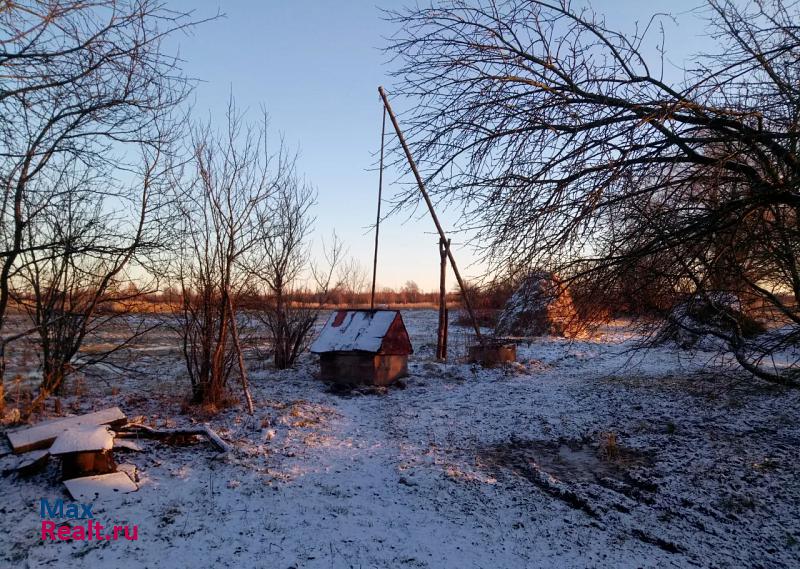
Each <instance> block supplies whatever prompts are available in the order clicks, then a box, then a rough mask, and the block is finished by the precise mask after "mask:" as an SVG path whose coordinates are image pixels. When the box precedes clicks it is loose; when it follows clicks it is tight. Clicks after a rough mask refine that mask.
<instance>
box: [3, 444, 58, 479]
mask: <svg viewBox="0 0 800 569" xmlns="http://www.w3.org/2000/svg"><path fill="white" fill-rule="evenodd" d="M49 459H50V452H49V451H47V450H34V451H31V452H27V453H25V454H23V455H20V456H18V457H13V456H9V457H8V463H6V464H4V465H3V475H8V474H11V473H13V472H16V473H18V474H21V475H23V476H27V475H29V474H34V473H36V472H39V471H40V470H42V469H43V468H44V467H45V466H46V465H47V461H48V460H49Z"/></svg>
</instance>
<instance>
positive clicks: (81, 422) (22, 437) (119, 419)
mask: <svg viewBox="0 0 800 569" xmlns="http://www.w3.org/2000/svg"><path fill="white" fill-rule="evenodd" d="M124 422H125V414H124V413H123V412H122V410H120V408H119V407H109V408H108V409H103V410H101V411H96V412H94V413H88V414H86V415H79V416H77V417H66V418H64V419H56V420H53V421H48V422H47V423H41V424H39V425H35V426H33V427H29V428H26V429H20V430H17V431H13V432H10V433H7V435H8V442H9V443H11V448H12V449H13V450H14V452H15V453H16V454H19V453H22V452H27V451H29V450H35V449H40V448H48V447H49V446H50V445H51V444H52V442H53V441H54V440H55V439H56V438H57V437H58V436H59V435H60V434H62V433H64V432H66V431H67V430H69V429H73V428H75V427H80V426H99V425H112V424H121V423H124Z"/></svg>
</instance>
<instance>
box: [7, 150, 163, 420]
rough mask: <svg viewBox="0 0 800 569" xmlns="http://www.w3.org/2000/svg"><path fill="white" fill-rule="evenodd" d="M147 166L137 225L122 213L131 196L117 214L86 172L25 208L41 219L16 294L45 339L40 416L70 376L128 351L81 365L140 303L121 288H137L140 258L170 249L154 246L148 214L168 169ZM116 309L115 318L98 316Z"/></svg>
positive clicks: (69, 175)
mask: <svg viewBox="0 0 800 569" xmlns="http://www.w3.org/2000/svg"><path fill="white" fill-rule="evenodd" d="M143 164H144V171H143V172H142V178H141V180H140V185H141V187H140V188H139V191H138V192H134V193H133V194H132V195H130V196H128V197H130V198H131V199H133V200H139V203H138V204H131V205H133V206H134V207H136V208H137V209H138V214H136V215H135V217H132V216H130V215H129V212H128V211H125V209H124V208H122V207H121V203H120V202H121V201H122V198H123V196H124V195H125V193H123V192H121V191H119V192H115V193H114V194H113V195H114V198H115V201H116V204H115V205H116V207H117V208H118V209H116V210H114V209H113V206H112V205H111V204H109V203H107V200H105V199H104V198H103V194H104V193H105V190H107V187H108V186H107V184H108V182H107V181H102V182H101V181H100V180H93V179H91V178H90V177H89V173H88V172H87V170H86V169H85V168H83V167H82V166H77V167H76V168H75V169H72V170H69V171H65V172H62V175H61V178H60V182H61V185H62V186H61V187H60V188H59V190H58V191H50V192H46V193H45V196H46V200H47V203H46V205H44V206H42V204H40V203H26V208H28V209H31V208H33V209H39V211H38V212H37V214H36V215H30V214H29V215H28V219H30V220H31V222H30V223H29V224H28V226H27V228H26V230H27V235H26V243H27V244H28V247H27V248H26V250H25V251H24V252H22V253H21V255H20V268H19V269H18V271H17V272H16V273H15V278H14V279H13V289H12V292H13V296H14V299H15V300H16V301H17V302H18V303H19V304H20V305H21V306H23V307H24V308H25V309H26V310H27V312H28V314H29V315H30V317H31V320H32V322H33V324H34V326H35V329H36V333H37V334H38V338H39V347H40V357H41V363H42V382H41V386H40V392H39V395H38V397H37V398H36V400H35V401H34V406H33V407H34V408H35V407H36V405H37V404H39V403H41V402H42V401H44V399H45V398H46V397H47V396H48V395H49V394H51V393H59V392H60V390H61V388H62V386H63V383H64V380H65V379H66V377H67V376H68V375H69V373H70V372H71V371H73V370H75V369H80V368H81V367H83V366H84V365H86V364H88V363H96V362H97V361H98V359H102V358H104V357H107V356H108V354H109V353H110V351H116V350H117V349H119V348H120V347H121V346H123V345H125V344H126V343H127V341H123V342H122V343H121V344H119V345H117V346H115V347H114V348H112V349H111V350H110V351H106V352H104V353H103V354H95V355H94V356H93V357H92V358H88V359H86V360H85V361H83V362H82V363H78V362H77V361H75V358H76V356H77V354H78V351H79V349H80V348H81V346H82V344H83V342H84V340H85V338H86V337H87V335H88V334H90V333H92V332H94V331H96V330H98V329H100V328H102V327H103V326H105V325H107V324H108V323H109V322H110V321H111V320H113V319H115V318H117V317H118V316H120V315H121V314H123V313H124V311H121V310H119V309H118V308H117V307H118V306H120V305H124V303H126V302H128V301H131V300H132V299H135V298H137V297H139V296H140V295H141V290H140V288H139V287H136V286H122V285H123V283H127V284H128V285H130V284H131V282H132V281H131V280H130V277H129V276H128V275H127V274H126V273H125V269H126V268H127V267H128V266H129V265H130V263H131V261H132V259H133V258H134V256H135V255H140V254H143V253H144V251H145V250H146V249H148V248H158V247H162V246H163V243H161V242H160V241H158V240H157V239H156V240H151V239H152V238H153V237H154V236H156V235H157V230H156V231H155V232H154V231H153V230H151V228H150V227H149V222H150V221H151V218H150V217H149V216H148V212H152V211H153V210H154V209H156V204H157V203H158V199H157V198H152V197H151V196H152V195H153V194H160V193H162V192H163V188H162V187H159V184H160V183H162V182H159V180H163V179H164V177H165V176H164V170H165V168H166V169H168V168H169V166H168V165H165V164H163V163H162V162H161V160H160V156H158V155H154V156H146V157H145V158H144V159H143ZM100 183H102V186H99V184H100ZM137 185H139V184H137ZM112 305H113V306H114V307H115V309H114V310H111V311H109V313H108V314H104V315H103V316H100V315H99V312H100V311H101V310H102V308H104V307H110V306H112ZM139 331H140V332H141V330H139ZM137 335H138V334H136V333H135V334H133V336H137Z"/></svg>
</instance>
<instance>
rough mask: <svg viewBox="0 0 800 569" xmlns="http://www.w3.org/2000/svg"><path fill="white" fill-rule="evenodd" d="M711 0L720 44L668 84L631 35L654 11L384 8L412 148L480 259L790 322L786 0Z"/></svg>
mask: <svg viewBox="0 0 800 569" xmlns="http://www.w3.org/2000/svg"><path fill="white" fill-rule="evenodd" d="M709 6H710V11H711V13H712V15H713V16H712V19H711V24H712V26H713V33H714V36H715V38H716V39H717V40H718V41H719V43H720V47H721V52H720V53H719V54H716V55H715V56H702V55H701V56H698V57H697V58H696V61H695V62H694V65H693V67H694V69H691V70H687V71H686V76H685V77H684V78H683V79H681V80H680V81H677V82H668V81H666V80H665V79H664V74H663V70H662V69H659V62H656V65H653V64H652V62H650V61H648V58H647V57H646V56H645V55H644V53H643V51H642V45H643V42H644V41H646V40H647V38H648V37H649V36H648V34H649V33H650V30H652V29H654V26H652V22H651V25H648V26H646V27H644V28H643V29H641V31H637V32H635V33H633V34H629V33H627V34H626V33H622V32H620V31H616V30H612V29H609V28H608V26H606V24H605V22H604V21H603V19H602V18H601V17H600V16H598V15H597V14H595V13H593V12H592V11H591V10H589V9H584V10H581V11H576V10H574V9H572V8H571V7H570V6H569V4H568V3H566V2H561V3H555V2H546V1H537V0H534V1H520V0H478V1H475V2H467V1H463V0H452V1H451V0H447V1H444V2H439V3H437V4H436V5H435V6H432V7H430V8H424V7H423V8H416V9H410V10H407V11H401V12H394V13H391V14H390V15H389V18H390V19H391V20H393V21H394V22H396V23H397V24H398V25H399V28H400V29H399V32H398V33H397V35H396V36H395V37H394V38H393V40H392V44H391V46H390V48H389V50H390V51H391V52H392V53H393V54H394V57H395V58H396V61H397V62H398V63H399V65H400V67H399V70H398V72H397V76H398V79H399V82H398V85H397V89H398V91H399V94H402V95H406V96H408V97H411V98H413V99H414V101H415V105H414V107H413V108H412V111H411V112H410V113H409V116H408V117H406V118H405V120H406V122H407V123H410V124H411V132H410V135H411V139H412V140H413V144H414V151H415V155H417V156H419V157H420V159H421V161H423V162H424V163H426V164H428V166H429V169H428V172H427V175H428V185H429V187H430V189H431V192H432V193H433V194H434V195H436V196H437V197H438V198H439V199H444V200H451V201H454V202H458V203H459V204H461V206H462V207H463V208H464V211H465V215H464V218H463V226H464V227H465V228H470V229H472V230H473V231H474V232H475V233H477V236H478V239H477V241H479V242H482V243H483V247H484V253H485V255H486V258H487V260H488V261H489V262H490V265H491V267H492V269H493V270H494V271H495V272H498V273H499V272H509V271H510V272H514V271H525V270H527V269H526V268H529V267H532V266H533V267H549V268H552V269H554V270H556V271H558V272H559V273H560V274H562V276H565V277H567V278H569V279H573V280H574V279H580V278H583V279H589V278H591V279H594V280H595V282H596V283H597V285H598V286H602V287H605V289H606V290H608V291H619V290H621V289H622V288H623V287H624V283H625V280H626V279H630V278H632V277H634V276H636V275H638V277H639V279H642V278H643V277H644V276H645V275H647V276H648V278H647V279H646V280H642V282H648V283H649V285H650V286H652V287H655V288H656V289H658V294H657V295H656V296H659V295H660V296H661V298H662V299H666V298H667V297H669V298H672V299H673V300H675V298H676V296H678V295H680V294H684V293H687V294H688V293H689V292H691V291H698V290H702V291H713V290H715V288H716V290H719V289H720V288H721V289H723V290H729V291H731V292H735V293H736V294H737V295H740V296H750V297H751V298H753V299H759V302H761V301H763V302H765V303H766V304H767V305H768V306H772V307H774V309H775V310H777V311H778V312H780V313H781V314H782V315H783V316H782V317H784V318H788V319H789V321H792V322H794V317H795V316H796V315H797V311H798V306H797V301H796V298H797V296H796V294H797V291H798V289H797V287H796V279H795V278H794V273H795V272H796V269H795V267H796V266H797V264H798V257H797V250H798V249H797V247H796V245H797V242H798V230H797V214H798V211H800V162H799V161H798V160H799V158H798V149H799V148H800V91H799V90H798V87H797V85H798V84H800V83H799V82H798V80H799V79H800V75H799V74H800V66H799V65H797V62H798V61H800V41H798V36H799V34H798V27H797V21H798V17H800V13H798V4H797V3H795V2H773V3H769V4H765V3H754V4H750V5H747V6H746V7H740V6H738V5H736V4H734V3H733V2H728V1H719V0H711V2H710V3H709ZM404 199H405V200H407V201H409V200H413V199H414V198H413V194H408V195H406V196H405V197H404ZM643 271H644V272H643ZM647 271H651V273H648V272H647ZM722 275H727V277H726V278H725V279H721V276H722ZM687 283H688V284H687ZM764 291H773V292H772V293H770V294H766V293H765V292H764ZM777 291H782V293H789V294H794V295H795V296H794V298H795V300H793V301H789V304H788V305H787V304H786V302H785V301H784V300H781V299H783V298H784V296H782V295H781V294H777ZM740 340H741V341H742V342H745V341H744V340H742V339H741V338H739V339H737V340H736V341H737V342H739V341H740ZM745 343H747V342H745ZM747 345H748V346H752V343H747ZM731 347H732V348H734V349H736V348H735V346H731ZM747 350H750V347H748V348H747ZM747 350H745V351H747ZM740 352H741V350H740ZM748 357H749V358H750V361H753V358H754V357H758V355H757V351H756V353H755V355H754V356H748ZM750 367H752V366H750ZM748 369H749V367H748ZM765 377H766V376H765Z"/></svg>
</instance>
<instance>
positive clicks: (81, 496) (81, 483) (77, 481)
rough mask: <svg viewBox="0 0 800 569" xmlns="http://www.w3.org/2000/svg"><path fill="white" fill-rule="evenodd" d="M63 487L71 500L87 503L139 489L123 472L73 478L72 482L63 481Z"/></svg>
mask: <svg viewBox="0 0 800 569" xmlns="http://www.w3.org/2000/svg"><path fill="white" fill-rule="evenodd" d="M64 486H66V487H67V490H68V491H69V493H70V496H72V498H73V500H88V501H91V500H95V499H97V498H104V497H108V496H113V495H115V494H127V493H128V492H135V491H136V490H138V489H139V487H138V486H137V485H136V484H135V483H134V482H133V481H132V480H131V479H130V477H129V476H128V475H127V474H126V473H124V472H112V473H111V474H100V475H97V476H85V477H83V478H73V479H72V480H65V481H64Z"/></svg>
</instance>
